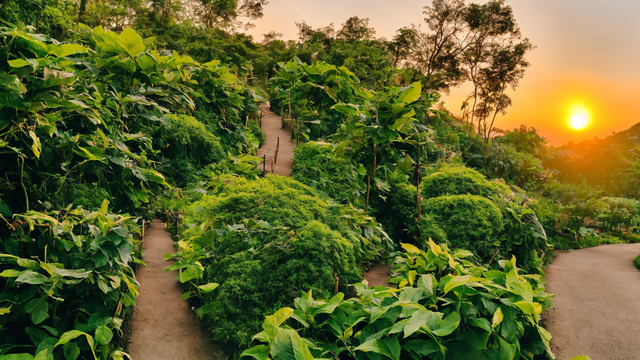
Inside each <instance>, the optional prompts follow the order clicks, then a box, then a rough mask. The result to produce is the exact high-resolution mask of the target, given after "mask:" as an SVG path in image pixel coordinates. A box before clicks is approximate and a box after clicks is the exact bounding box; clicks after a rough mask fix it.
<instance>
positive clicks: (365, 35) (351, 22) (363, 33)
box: [338, 16, 376, 41]
mask: <svg viewBox="0 0 640 360" xmlns="http://www.w3.org/2000/svg"><path fill="white" fill-rule="evenodd" d="M375 34H376V30H375V29H374V28H372V27H369V18H364V19H361V18H359V17H357V16H352V17H350V18H348V19H347V21H345V22H344V24H342V28H341V29H340V31H338V38H339V39H341V40H345V41H357V40H369V39H373V36H374V35H375Z"/></svg>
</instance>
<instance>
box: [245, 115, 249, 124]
mask: <svg viewBox="0 0 640 360" xmlns="http://www.w3.org/2000/svg"><path fill="white" fill-rule="evenodd" d="M244 127H249V115H247V118H246V119H245V120H244Z"/></svg>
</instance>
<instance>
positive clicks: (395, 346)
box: [382, 336, 402, 360]
mask: <svg viewBox="0 0 640 360" xmlns="http://www.w3.org/2000/svg"><path fill="white" fill-rule="evenodd" d="M382 342H384V344H385V345H387V348H388V349H389V352H390V353H391V358H392V359H394V360H399V359H400V352H401V351H402V348H401V347H400V341H399V340H398V336H385V337H384V338H382Z"/></svg>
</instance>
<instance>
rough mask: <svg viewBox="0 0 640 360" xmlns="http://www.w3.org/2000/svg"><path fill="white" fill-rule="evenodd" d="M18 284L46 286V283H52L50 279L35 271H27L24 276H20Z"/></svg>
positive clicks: (17, 280)
mask: <svg viewBox="0 0 640 360" xmlns="http://www.w3.org/2000/svg"><path fill="white" fill-rule="evenodd" d="M16 282H19V283H25V284H31V285H39V284H44V283H46V282H50V280H49V278H48V277H46V276H44V275H42V274H40V273H37V272H35V271H26V272H24V273H23V274H22V275H20V276H18V278H17V279H16Z"/></svg>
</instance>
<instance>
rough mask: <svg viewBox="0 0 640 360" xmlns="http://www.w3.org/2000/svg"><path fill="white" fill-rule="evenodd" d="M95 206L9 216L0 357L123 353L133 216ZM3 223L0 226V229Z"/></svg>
mask: <svg viewBox="0 0 640 360" xmlns="http://www.w3.org/2000/svg"><path fill="white" fill-rule="evenodd" d="M107 207H108V202H107V201H106V200H105V201H104V202H103V205H102V209H101V210H100V211H96V212H89V211H86V210H82V209H80V208H75V209H73V208H70V207H69V208H66V209H64V210H62V211H58V212H52V213H49V214H44V213H38V212H33V211H31V212H27V213H24V214H15V216H14V219H15V220H16V221H15V222H14V223H13V224H11V225H9V226H10V227H11V229H12V231H11V233H10V235H8V236H6V237H4V239H3V241H2V242H1V243H0V270H1V271H0V286H2V289H3V292H2V294H1V295H0V314H2V316H1V317H0V339H2V341H0V355H5V356H13V357H18V356H22V357H20V358H21V359H22V358H24V359H32V358H33V356H34V355H35V356H36V357H35V358H37V359H78V358H86V359H89V358H90V359H123V356H124V355H126V354H125V353H124V352H123V351H122V348H121V347H120V346H121V342H120V341H119V338H120V336H121V335H122V330H121V325H122V323H123V320H124V317H125V315H127V314H129V308H130V307H131V306H133V305H135V298H136V297H137V296H138V287H137V282H136V279H135V277H134V272H133V268H132V266H133V265H134V263H139V264H143V263H142V262H141V261H140V260H138V259H139V257H140V255H141V254H140V249H139V246H138V245H139V241H138V240H137V239H136V236H137V235H138V234H139V231H140V227H139V225H138V224H136V219H134V218H132V217H130V216H127V215H115V214H111V213H108V212H107ZM4 230H5V229H3V231H4Z"/></svg>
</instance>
